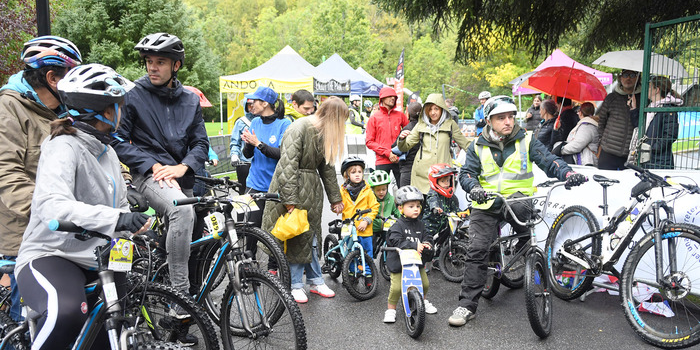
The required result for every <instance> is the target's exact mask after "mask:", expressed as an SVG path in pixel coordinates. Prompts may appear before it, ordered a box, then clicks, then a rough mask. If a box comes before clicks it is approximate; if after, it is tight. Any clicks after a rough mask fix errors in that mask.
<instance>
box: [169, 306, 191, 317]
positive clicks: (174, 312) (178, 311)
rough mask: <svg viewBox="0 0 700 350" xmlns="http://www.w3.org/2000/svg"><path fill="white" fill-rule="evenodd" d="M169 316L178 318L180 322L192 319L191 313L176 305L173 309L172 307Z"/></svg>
mask: <svg viewBox="0 0 700 350" xmlns="http://www.w3.org/2000/svg"><path fill="white" fill-rule="evenodd" d="M169 315H170V316H172V317H175V318H177V319H178V320H184V319H186V318H190V317H192V316H191V315H190V313H189V312H187V311H186V310H185V309H183V308H182V306H180V304H175V305H173V306H172V307H170V312H169Z"/></svg>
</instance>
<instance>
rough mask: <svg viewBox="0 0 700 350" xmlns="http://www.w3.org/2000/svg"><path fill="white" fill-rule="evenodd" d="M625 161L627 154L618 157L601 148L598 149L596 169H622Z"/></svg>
mask: <svg viewBox="0 0 700 350" xmlns="http://www.w3.org/2000/svg"><path fill="white" fill-rule="evenodd" d="M626 162H627V156H624V157H619V156H616V155H614V154H610V153H608V152H605V151H603V150H601V151H600V157H599V158H598V169H601V170H623V169H627V168H625V163H626Z"/></svg>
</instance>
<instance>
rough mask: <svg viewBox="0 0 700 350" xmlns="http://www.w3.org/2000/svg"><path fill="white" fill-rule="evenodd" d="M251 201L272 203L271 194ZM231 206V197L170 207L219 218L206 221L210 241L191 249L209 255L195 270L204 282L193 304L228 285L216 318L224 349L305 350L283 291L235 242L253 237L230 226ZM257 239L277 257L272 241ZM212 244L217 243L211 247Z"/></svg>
mask: <svg viewBox="0 0 700 350" xmlns="http://www.w3.org/2000/svg"><path fill="white" fill-rule="evenodd" d="M251 196H257V197H259V198H261V199H262V198H266V199H269V200H273V199H278V195H277V194H268V193H258V194H255V195H251ZM237 200H238V199H237V198H236V197H234V198H223V197H194V198H184V199H182V200H177V201H175V205H187V204H195V205H198V204H201V205H206V206H211V207H219V208H220V209H221V210H220V211H217V212H216V213H215V214H214V215H215V217H216V216H219V215H222V216H223V219H221V217H220V216H219V219H215V220H214V219H213V220H212V221H213V222H212V234H211V235H210V236H207V237H203V238H202V239H200V240H197V241H195V242H193V243H192V244H193V246H195V247H198V246H209V250H208V251H209V252H213V253H214V259H212V260H205V262H204V263H203V264H202V265H201V266H202V267H201V268H200V269H198V270H199V271H200V273H202V274H203V276H204V277H202V279H203V280H204V283H203V285H202V286H201V289H200V291H199V293H198V294H197V296H196V297H195V298H196V300H197V302H199V303H205V304H209V303H210V302H209V301H207V300H209V299H208V297H210V296H211V291H212V288H213V285H214V284H213V283H212V282H213V281H216V280H217V279H218V278H219V276H225V277H226V278H227V279H228V281H229V283H228V285H227V286H226V290H225V291H224V293H223V297H222V299H221V300H222V302H221V309H220V312H219V314H220V318H219V327H220V329H221V334H222V338H223V344H224V349H227V350H232V349H234V346H235V347H241V346H243V347H272V348H280V349H306V328H305V327H304V320H303V317H302V314H301V311H300V310H299V307H298V305H297V303H296V302H295V301H294V299H293V298H292V296H291V294H290V291H289V289H288V287H287V286H285V285H283V284H282V282H281V281H280V280H279V279H278V278H276V277H274V276H273V275H272V274H271V273H269V272H267V269H263V270H260V269H259V266H260V263H259V262H257V261H255V260H253V259H252V258H250V257H249V256H248V252H249V250H246V249H245V248H246V247H245V241H244V239H242V238H240V237H239V236H238V235H239V233H241V234H243V235H246V234H250V232H253V231H247V230H248V229H250V227H248V226H247V223H236V221H235V219H234V218H233V215H232V212H233V211H234V205H236V204H237V205H242V204H241V203H240V202H237ZM216 214H218V215H216ZM258 238H260V239H261V241H263V240H269V242H268V243H270V242H271V243H274V244H271V245H266V246H268V247H270V248H271V249H277V250H280V251H279V252H278V253H281V248H280V247H279V245H278V244H277V243H276V242H275V241H272V236H266V235H261V236H259V237H258ZM216 241H218V242H219V243H218V244H215V242H216ZM281 254H283V253H281ZM210 262H211V263H210ZM282 264H285V265H286V264H287V262H286V260H282V261H280V265H282ZM224 267H225V269H224ZM286 267H287V268H288V265H286ZM207 307H208V308H210V307H212V305H208V306H207Z"/></svg>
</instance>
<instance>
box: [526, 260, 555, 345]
mask: <svg viewBox="0 0 700 350" xmlns="http://www.w3.org/2000/svg"><path fill="white" fill-rule="evenodd" d="M525 277H526V278H525V306H526V309H527V318H528V319H529V320H530V326H531V327H532V330H533V331H535V334H537V336H538V337H540V338H546V337H548V336H549V333H550V332H551V330H552V295H551V294H550V293H549V288H548V284H549V281H548V280H547V271H546V267H545V260H544V257H543V256H542V255H541V254H540V253H539V252H534V253H531V254H529V255H528V257H527V259H526V260H525Z"/></svg>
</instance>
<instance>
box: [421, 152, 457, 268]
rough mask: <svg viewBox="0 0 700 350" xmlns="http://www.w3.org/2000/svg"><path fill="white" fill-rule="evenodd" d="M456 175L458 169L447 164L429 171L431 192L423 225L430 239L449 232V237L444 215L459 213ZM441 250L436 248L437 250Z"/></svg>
mask: <svg viewBox="0 0 700 350" xmlns="http://www.w3.org/2000/svg"><path fill="white" fill-rule="evenodd" d="M455 175H457V168H453V167H450V166H449V165H447V164H445V163H440V164H435V165H433V166H431V167H430V170H429V171H428V181H429V182H430V191H428V194H427V195H426V196H425V202H426V210H425V212H424V213H423V224H425V230H426V231H427V232H428V234H430V237H435V235H436V234H441V233H442V232H443V231H447V232H446V234H448V235H449V229H450V227H449V223H448V222H447V217H446V216H445V215H443V214H444V213H450V212H458V211H459V202H458V201H457V197H455V196H454V193H455ZM439 248H440V247H436V249H439ZM436 253H438V252H436ZM436 255H437V254H436ZM436 263H437V262H436Z"/></svg>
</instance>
